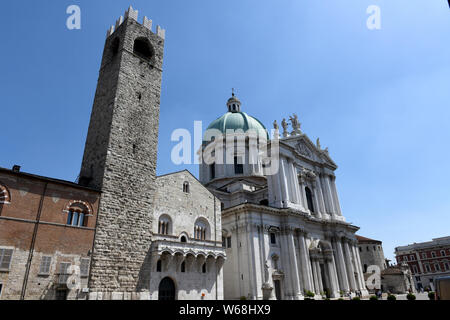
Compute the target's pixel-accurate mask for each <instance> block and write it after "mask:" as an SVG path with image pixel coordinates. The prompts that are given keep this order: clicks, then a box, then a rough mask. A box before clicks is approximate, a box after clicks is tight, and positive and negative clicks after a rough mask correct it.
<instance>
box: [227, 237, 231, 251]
mask: <svg viewBox="0 0 450 320" xmlns="http://www.w3.org/2000/svg"><path fill="white" fill-rule="evenodd" d="M227 248H231V237H228V238H227Z"/></svg>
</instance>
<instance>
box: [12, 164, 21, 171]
mask: <svg viewBox="0 0 450 320" xmlns="http://www.w3.org/2000/svg"><path fill="white" fill-rule="evenodd" d="M12 171H14V172H20V166H18V165H17V164H15V165H14V166H13V167H12Z"/></svg>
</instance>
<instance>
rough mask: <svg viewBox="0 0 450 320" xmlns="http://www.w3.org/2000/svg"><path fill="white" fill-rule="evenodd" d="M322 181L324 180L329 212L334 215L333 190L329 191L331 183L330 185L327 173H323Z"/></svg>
mask: <svg viewBox="0 0 450 320" xmlns="http://www.w3.org/2000/svg"><path fill="white" fill-rule="evenodd" d="M324 181H325V193H326V195H327V198H328V202H329V205H330V208H329V209H330V214H331V215H333V216H335V215H336V208H335V206H334V201H333V192H332V191H331V185H330V178H329V176H328V175H327V174H325V175H324Z"/></svg>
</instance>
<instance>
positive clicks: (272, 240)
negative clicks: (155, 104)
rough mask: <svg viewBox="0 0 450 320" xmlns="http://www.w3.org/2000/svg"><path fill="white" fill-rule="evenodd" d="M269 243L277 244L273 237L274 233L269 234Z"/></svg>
mask: <svg viewBox="0 0 450 320" xmlns="http://www.w3.org/2000/svg"><path fill="white" fill-rule="evenodd" d="M270 243H271V244H276V243H277V238H276V237H275V233H273V232H272V233H271V234H270Z"/></svg>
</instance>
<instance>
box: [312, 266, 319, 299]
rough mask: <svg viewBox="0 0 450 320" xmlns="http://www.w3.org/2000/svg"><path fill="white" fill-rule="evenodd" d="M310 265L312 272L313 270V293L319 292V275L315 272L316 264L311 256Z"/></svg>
mask: <svg viewBox="0 0 450 320" xmlns="http://www.w3.org/2000/svg"><path fill="white" fill-rule="evenodd" d="M311 266H312V272H313V278H314V290H313V291H314V293H316V294H320V288H319V276H318V273H317V264H316V260H315V258H311Z"/></svg>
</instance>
